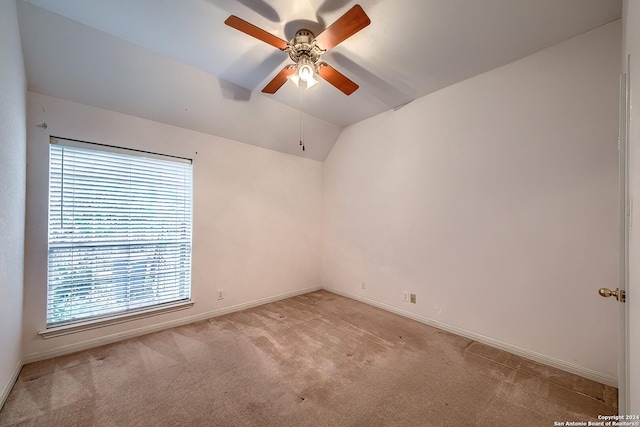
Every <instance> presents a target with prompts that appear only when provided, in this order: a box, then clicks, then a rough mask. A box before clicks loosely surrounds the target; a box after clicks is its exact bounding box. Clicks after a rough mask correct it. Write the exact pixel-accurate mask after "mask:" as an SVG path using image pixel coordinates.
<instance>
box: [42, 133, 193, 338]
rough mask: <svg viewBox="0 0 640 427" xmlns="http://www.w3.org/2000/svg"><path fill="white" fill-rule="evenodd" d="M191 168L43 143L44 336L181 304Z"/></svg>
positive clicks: (97, 148) (187, 286)
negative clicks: (45, 154) (45, 146)
mask: <svg viewBox="0 0 640 427" xmlns="http://www.w3.org/2000/svg"><path fill="white" fill-rule="evenodd" d="M191 190H192V165H191V160H186V159H181V158H175V157H169V156H163V155H158V154H151V153H145V152H139V151H134V150H126V149H121V148H116V147H109V146H104V145H100V144H91V143H83V142H78V141H71V140H65V139H60V138H51V144H50V146H49V256H48V286H47V328H52V327H57V326H62V325H68V324H74V323H77V322H87V321H88V320H92V321H93V320H98V319H105V318H109V317H113V316H119V317H122V316H123V315H129V314H131V315H133V314H135V313H139V312H140V311H147V310H150V309H160V308H162V307H166V306H167V305H172V304H175V303H176V302H189V301H190V298H191Z"/></svg>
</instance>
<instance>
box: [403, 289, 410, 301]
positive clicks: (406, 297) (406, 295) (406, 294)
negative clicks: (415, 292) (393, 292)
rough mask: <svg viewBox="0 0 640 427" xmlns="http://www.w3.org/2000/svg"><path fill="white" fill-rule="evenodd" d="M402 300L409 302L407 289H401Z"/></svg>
mask: <svg viewBox="0 0 640 427" xmlns="http://www.w3.org/2000/svg"><path fill="white" fill-rule="evenodd" d="M402 301H405V302H409V291H402Z"/></svg>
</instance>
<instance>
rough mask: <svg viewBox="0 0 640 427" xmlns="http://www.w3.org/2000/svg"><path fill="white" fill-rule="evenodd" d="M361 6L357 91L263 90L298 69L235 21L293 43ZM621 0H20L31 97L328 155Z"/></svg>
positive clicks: (347, 50) (609, 17)
mask: <svg viewBox="0 0 640 427" xmlns="http://www.w3.org/2000/svg"><path fill="white" fill-rule="evenodd" d="M356 3H359V4H360V5H361V6H362V7H363V9H364V10H365V12H366V13H367V14H368V15H369V17H370V18H371V25H369V26H368V27H366V28H365V29H363V30H362V31H360V32H358V33H357V34H355V35H354V36H352V37H351V38H349V39H347V40H345V41H344V42H343V43H341V44H340V45H338V46H337V47H335V48H334V49H332V50H330V51H329V52H327V53H326V54H324V55H323V57H322V58H323V60H325V61H326V62H328V63H329V64H331V65H333V66H334V67H335V68H336V69H338V70H339V71H341V72H342V73H343V74H345V75H346V76H347V77H349V78H350V79H352V80H353V81H355V82H356V83H358V84H359V85H360V89H358V90H357V91H356V92H355V93H354V94H353V95H351V96H345V95H344V94H342V93H341V92H339V91H338V90H337V89H335V88H334V87H333V86H331V85H330V84H328V83H327V82H321V84H320V85H318V86H316V87H314V88H312V89H310V90H309V91H307V92H306V93H305V95H304V100H303V103H304V111H305V112H306V113H307V114H305V119H304V128H305V145H306V148H307V150H306V151H305V152H302V151H301V150H300V148H299V146H298V135H299V123H300V113H299V111H298V110H299V106H300V94H299V91H298V89H297V88H296V87H295V86H293V85H292V84H291V83H287V84H285V85H284V86H283V87H282V88H281V89H280V91H278V92H277V93H276V94H275V95H264V94H262V93H261V92H260V90H261V89H262V87H264V86H265V85H266V83H268V82H269V81H270V80H271V79H272V78H273V76H274V75H275V74H276V73H277V72H278V71H279V70H280V69H281V68H282V67H283V66H284V65H286V64H287V63H290V60H289V59H288V56H287V55H286V54H285V53H284V52H281V51H279V50H278V49H275V48H273V47H272V46H270V45H268V44H265V43H263V42H260V41H259V40H256V39H253V38H252V37H250V36H248V35H246V34H243V33H241V32H239V31H237V30H235V29H232V28H230V27H228V26H226V25H224V20H225V19H226V18H227V17H228V16H229V15H231V14H234V15H237V16H239V17H240V18H242V19H244V20H247V21H249V22H251V23H253V24H255V25H257V26H259V27H261V28H263V29H264V30H266V31H268V32H271V33H272V34H274V35H276V36H278V37H280V38H283V39H285V40H289V39H291V38H292V37H293V34H294V33H295V31H296V30H298V29H300V28H307V29H310V30H311V31H313V32H315V33H316V34H318V33H319V32H321V31H322V29H323V28H325V27H326V26H328V25H330V24H331V23H332V22H334V21H335V20H336V19H338V18H339V17H340V16H341V15H342V14H343V13H344V12H346V11H347V10H348V9H349V8H350V7H352V6H353V5H354V4H356ZM621 3H622V0H361V1H360V2H356V1H349V0H272V1H268V2H267V1H266V0H236V1H231V0H56V1H51V0H22V1H19V2H18V6H19V9H18V11H19V22H20V30H21V35H22V44H23V50H24V56H25V66H26V69H27V79H28V84H29V89H30V90H33V91H35V92H40V93H44V94H47V95H51V96H56V97H59V98H63V99H68V100H71V101H76V102H81V103H84V104H88V105H94V106H97V107H101V108H106V109H110V110H114V111H120V112H123V113H127V114H132V115H135V116H139V117H144V118H148V119H152V120H157V121H160V122H164V123H168V124H172V125H176V126H182V127H185V128H189V129H194V130H198V131H202V132H207V133H210V134H214V135H219V136H223V137H226V138H230V139H234V140H237V141H242V142H246V143H249V144H253V145H257V146H261V147H265V148H270V149H274V150H278V151H282V152H286V153H291V154H295V155H301V156H303V157H309V158H313V159H316V160H324V158H325V157H326V155H327V154H328V152H329V151H330V150H331V147H332V146H333V144H334V142H335V140H336V139H337V137H338V135H339V133H340V130H341V129H342V128H343V127H345V126H348V125H350V124H353V123H356V122H358V121H361V120H363V119H365V118H368V117H371V116H373V115H376V114H379V113H381V112H383V111H386V110H389V109H392V108H395V107H398V106H401V105H403V104H405V103H407V102H410V101H412V100H414V99H416V98H418V97H421V96H424V95H426V94H429V93H431V92H434V91H436V90H439V89H441V88H443V87H446V86H449V85H451V84H454V83H457V82H459V81H462V80H464V79H467V78H469V77H472V76H474V75H477V74H481V73H483V72H486V71H489V70H491V69H494V68H497V67H499V66H502V65H505V64H507V63H509V62H512V61H514V60H516V59H519V58H522V57H524V56H527V55H530V54H532V53H534V52H536V51H539V50H541V49H544V48H546V47H548V46H551V45H553V44H556V43H559V42H561V41H564V40H566V39H568V38H571V37H573V36H576V35H578V34H581V33H583V32H586V31H588V30H591V29H593V28H596V27H598V26H600V25H603V24H606V23H608V22H610V21H613V20H615V19H618V18H620V16H621V8H622V6H621Z"/></svg>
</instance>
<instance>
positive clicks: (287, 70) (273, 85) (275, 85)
mask: <svg viewBox="0 0 640 427" xmlns="http://www.w3.org/2000/svg"><path fill="white" fill-rule="evenodd" d="M295 72H296V68H295V67H292V66H290V65H287V66H286V67H284V68H283V69H282V70H280V72H279V73H278V74H276V76H275V77H274V78H273V80H271V81H270V82H269V83H267V85H266V86H265V87H264V89H262V92H263V93H271V94H273V93H276V92H277V91H278V89H280V88H281V87H282V85H283V84H285V83H286V82H287V77H289V76H290V75H291V74H293V73H295Z"/></svg>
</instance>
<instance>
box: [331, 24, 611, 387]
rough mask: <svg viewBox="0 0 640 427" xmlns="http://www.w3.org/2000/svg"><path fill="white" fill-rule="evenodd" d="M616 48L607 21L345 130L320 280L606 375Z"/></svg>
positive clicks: (337, 149) (336, 153) (337, 150)
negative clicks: (407, 296)
mask: <svg viewBox="0 0 640 427" xmlns="http://www.w3.org/2000/svg"><path fill="white" fill-rule="evenodd" d="M620 54H621V23H620V21H616V22H614V23H611V24H608V25H605V26H603V27H600V28H598V29H596V30H594V31H591V32H589V33H586V34H584V35H581V36H579V37H576V38H574V39H571V40H568V41H566V42H564V43H561V44H559V45H556V46H553V47H551V48H548V49H545V50H543V51H541V52H538V53H536V54H534V55H532V56H529V57H527V58H524V59H522V60H519V61H517V62H514V63H511V64H509V65H507V66H504V67H502V68H499V69H497V70H494V71H491V72H488V73H486V74H483V75H480V76H477V77H474V78H471V79H469V80H466V81H464V82H462V83H459V84H457V85H454V86H451V87H449V88H446V89H444V90H441V91H439V92H436V93H434V94H431V95H429V96H426V97H424V98H421V99H419V100H416V101H414V102H413V103H411V104H409V105H408V106H406V107H404V108H402V109H400V110H398V111H395V112H394V111H390V112H387V113H384V114H382V115H379V116H377V117H374V118H372V119H369V120H367V121H364V122H361V123H358V124H356V125H353V126H351V127H349V128H347V129H345V130H344V131H343V132H342V134H341V136H340V138H339V139H338V141H337V143H336V145H335V146H334V148H333V150H332V151H331V153H330V154H329V156H328V158H327V159H326V161H325V166H324V185H325V189H324V212H325V214H324V237H323V240H324V263H323V286H324V287H325V288H326V289H329V290H334V291H337V292H340V293H343V294H347V295H351V296H355V297H356V298H361V299H367V300H368V301H370V302H373V303H376V304H379V305H381V304H382V305H384V306H386V307H387V308H390V309H393V310H396V311H397V310H402V311H403V312H404V313H405V314H409V315H412V316H413V317H415V318H418V319H421V320H423V321H426V322H432V323H436V324H439V325H441V326H444V327H447V328H449V329H451V330H455V331H457V332H459V333H462V334H465V335H468V336H472V337H476V338H479V339H483V340H485V341H488V342H492V343H493V344H496V345H501V346H503V347H505V348H508V349H510V350H514V351H520V352H521V353H524V354H527V355H529V356H532V357H536V358H538V359H539V360H543V361H545V362H547V363H551V364H555V365H557V366H562V367H563V368H565V369H567V370H571V371H574V372H578V373H581V374H583V375H585V376H589V377H591V378H595V379H598V380H600V381H603V382H608V383H611V384H615V382H616V379H617V352H616V350H617V335H616V331H617V327H618V326H617V305H616V304H607V303H606V302H607V301H606V300H603V299H602V298H601V297H599V296H598V294H597V290H598V288H600V287H602V286H608V287H613V288H615V287H616V285H617V279H618V252H619V250H618V164H617V162H618V158H617V156H618V154H617V130H618V118H617V117H618V116H617V113H618V82H619V73H620ZM363 281H364V282H365V284H366V289H362V288H361V284H362V282H363ZM403 290H407V291H410V292H412V293H416V294H417V304H415V305H413V304H409V303H405V302H403V301H402V291H403Z"/></svg>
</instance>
